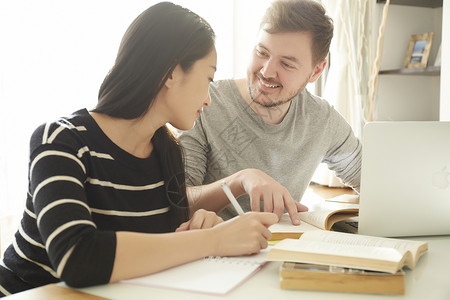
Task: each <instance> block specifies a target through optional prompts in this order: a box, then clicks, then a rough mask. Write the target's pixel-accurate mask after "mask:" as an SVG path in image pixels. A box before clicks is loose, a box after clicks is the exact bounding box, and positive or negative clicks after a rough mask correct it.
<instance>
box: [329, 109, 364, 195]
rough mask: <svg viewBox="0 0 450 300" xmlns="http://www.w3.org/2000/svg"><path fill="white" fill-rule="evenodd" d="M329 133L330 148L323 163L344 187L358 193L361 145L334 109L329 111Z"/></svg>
mask: <svg viewBox="0 0 450 300" xmlns="http://www.w3.org/2000/svg"><path fill="white" fill-rule="evenodd" d="M330 133H331V134H330V146H329V149H328V151H327V153H326V156H325V158H324V162H325V163H327V165H328V167H329V168H330V170H333V171H334V172H336V176H337V177H339V178H340V179H341V180H342V182H343V183H344V184H345V185H348V186H351V187H352V188H353V189H354V190H356V191H357V192H359V189H360V181H361V160H362V145H361V142H360V140H359V139H358V138H357V137H356V136H355V135H354V133H353V130H352V128H351V127H350V125H349V124H348V123H347V121H345V119H344V118H343V117H342V116H341V115H340V114H339V113H338V112H337V111H336V110H334V109H332V111H331V122H330Z"/></svg>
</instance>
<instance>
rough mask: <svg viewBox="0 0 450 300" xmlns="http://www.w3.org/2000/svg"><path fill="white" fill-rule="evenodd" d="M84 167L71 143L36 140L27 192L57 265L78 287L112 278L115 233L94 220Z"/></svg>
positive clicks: (63, 278) (52, 257)
mask: <svg viewBox="0 0 450 300" xmlns="http://www.w3.org/2000/svg"><path fill="white" fill-rule="evenodd" d="M36 136H38V137H39V132H35V134H34V138H35V140H36ZM86 169H87V166H86V165H85V164H84V163H83V161H82V160H81V158H80V157H78V156H77V153H76V152H75V151H74V150H73V149H71V148H69V147H67V145H61V144H58V143H45V142H42V143H39V144H38V146H34V147H33V139H32V149H31V155H30V167H29V193H30V195H31V196H32V202H33V207H34V210H35V213H36V222H37V226H38V229H39V233H40V235H41V237H42V239H43V242H44V245H45V249H46V251H47V254H48V257H49V259H50V262H51V264H52V266H53V269H54V270H55V271H56V273H57V275H58V277H60V278H61V280H63V281H65V282H66V283H67V284H68V285H70V286H74V287H82V286H88V285H97V284H104V283H107V282H109V280H110V277H111V273H112V268H113V264H114V257H115V249H116V235H115V232H112V231H100V230H98V229H97V226H96V224H95V223H94V222H93V219H92V216H91V209H90V207H89V203H88V200H87V197H86V187H85V182H86V180H87V175H86V174H87V173H86Z"/></svg>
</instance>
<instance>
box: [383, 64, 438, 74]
mask: <svg viewBox="0 0 450 300" xmlns="http://www.w3.org/2000/svg"><path fill="white" fill-rule="evenodd" d="M379 74H380V75H416V76H439V75H441V66H436V67H434V66H433V67H426V68H407V69H406V68H405V69H395V70H382V71H380V73H379Z"/></svg>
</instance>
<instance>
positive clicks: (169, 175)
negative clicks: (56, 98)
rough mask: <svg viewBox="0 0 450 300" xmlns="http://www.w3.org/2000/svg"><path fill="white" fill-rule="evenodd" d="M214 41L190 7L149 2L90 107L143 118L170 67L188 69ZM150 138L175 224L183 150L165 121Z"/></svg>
mask: <svg viewBox="0 0 450 300" xmlns="http://www.w3.org/2000/svg"><path fill="white" fill-rule="evenodd" d="M214 42H215V34H214V31H213V30H212V28H211V26H210V25H209V24H208V22H206V21H205V20H204V19H203V18H201V17H200V16H198V15H197V14H195V13H193V12H192V11H190V10H188V9H186V8H183V7H181V6H179V5H176V4H173V3H170V2H161V3H158V4H156V5H154V6H151V7H150V8H148V9H147V10H145V11H144V12H142V13H141V14H140V15H139V16H138V17H137V18H136V19H135V20H134V21H133V23H131V25H130V27H129V28H128V29H127V31H126V32H125V35H124V36H123V38H122V42H121V44H120V47H119V51H118V54H117V58H116V61H115V64H114V66H113V67H112V69H111V70H110V72H109V73H108V75H107V76H106V77H105V79H104V81H103V83H102V85H101V87H100V91H99V95H98V99H99V100H98V103H97V106H96V107H95V108H94V109H93V111H94V112H98V113H102V114H106V115H108V116H111V117H115V118H122V119H136V118H140V117H142V116H143V115H144V114H145V113H146V112H147V111H148V109H149V108H150V106H151V105H152V102H153V100H154V99H155V97H156V95H157V94H158V93H159V92H160V90H161V89H162V87H163V86H164V84H165V83H166V81H167V79H168V77H169V76H170V75H171V73H172V72H173V70H174V69H175V67H176V66H177V65H180V66H181V68H182V69H183V71H186V72H187V71H189V69H190V68H191V67H192V65H193V64H194V63H195V62H196V61H197V60H199V59H202V58H204V57H205V56H206V55H208V54H209V53H210V51H211V50H212V49H213V47H214ZM152 142H153V144H154V149H155V150H156V153H157V154H158V156H159V158H160V162H161V165H162V168H163V174H164V182H165V184H166V189H167V192H168V193H167V195H168V197H169V195H171V196H170V197H169V202H170V203H171V214H172V218H171V219H172V220H173V224H172V226H173V229H175V228H176V227H177V226H178V225H179V224H181V223H182V222H184V221H186V220H187V219H188V218H189V209H188V207H189V205H188V201H187V197H186V186H185V173H184V160H183V152H182V149H181V146H180V144H179V143H178V141H177V140H176V138H175V137H174V136H173V135H172V134H171V132H170V130H169V129H168V128H167V127H166V126H163V127H161V128H159V129H158V130H157V131H156V132H155V134H154V136H153V139H152ZM169 184H170V185H169ZM174 197H176V198H177V199H174Z"/></svg>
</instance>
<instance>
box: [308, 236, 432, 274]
mask: <svg viewBox="0 0 450 300" xmlns="http://www.w3.org/2000/svg"><path fill="white" fill-rule="evenodd" d="M301 239H302V240H314V241H322V242H327V243H333V244H339V245H354V246H364V247H384V248H392V249H396V250H398V251H399V252H400V253H401V254H402V255H404V254H405V253H407V252H411V254H412V261H406V262H405V264H406V265H407V266H408V267H409V268H411V269H413V268H414V266H415V263H416V262H417V260H418V258H419V256H420V255H421V254H423V253H424V252H425V251H426V250H427V249H428V243H426V242H421V241H411V240H405V239H394V238H382V237H374V236H366V235H359V234H346V233H341V232H331V231H320V232H317V233H316V234H314V233H313V234H308V235H305V234H303V235H302V236H301Z"/></svg>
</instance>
